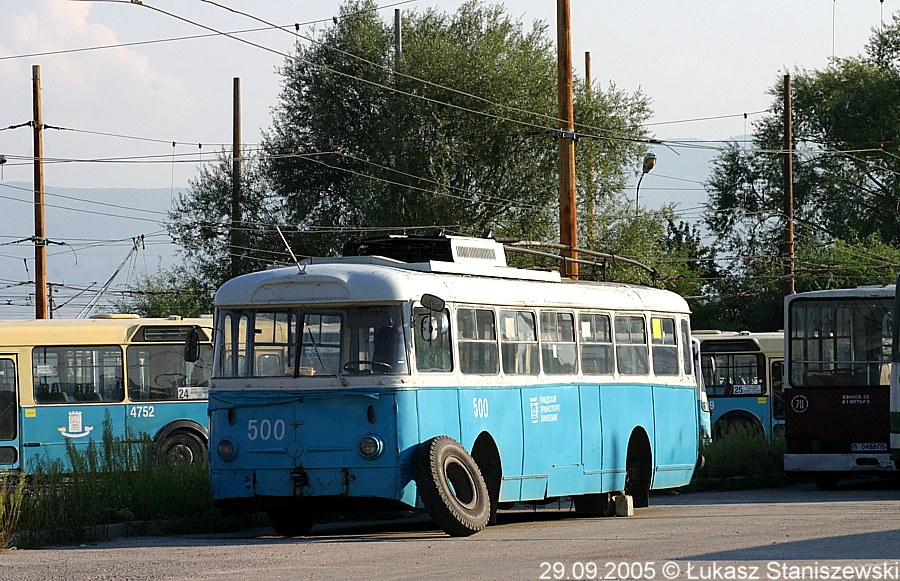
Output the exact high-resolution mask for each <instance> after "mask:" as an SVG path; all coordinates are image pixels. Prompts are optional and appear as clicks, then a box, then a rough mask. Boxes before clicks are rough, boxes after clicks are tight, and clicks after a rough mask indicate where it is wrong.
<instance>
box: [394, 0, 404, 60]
mask: <svg viewBox="0 0 900 581" xmlns="http://www.w3.org/2000/svg"><path fill="white" fill-rule="evenodd" d="M402 53H403V27H402V21H401V19H400V9H399V8H394V68H399V67H400V55H401V54H402Z"/></svg>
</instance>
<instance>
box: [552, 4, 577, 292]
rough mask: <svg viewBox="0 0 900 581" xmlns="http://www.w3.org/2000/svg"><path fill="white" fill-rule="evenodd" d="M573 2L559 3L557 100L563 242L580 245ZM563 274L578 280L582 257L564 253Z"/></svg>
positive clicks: (572, 252) (557, 21)
mask: <svg viewBox="0 0 900 581" xmlns="http://www.w3.org/2000/svg"><path fill="white" fill-rule="evenodd" d="M569 12H570V11H569V0H557V1H556V44H557V52H558V57H557V61H556V79H557V100H558V106H559V128H560V134H559V242H560V244H563V245H565V246H568V247H569V248H574V247H575V246H577V245H578V221H577V216H576V215H577V212H578V202H577V200H576V197H575V109H574V106H573V103H572V33H571V30H572V20H571V17H570V14H569ZM562 256H563V257H569V258H571V259H573V260H572V262H569V261H567V260H565V258H563V260H562V262H561V264H560V272H561V273H562V275H563V276H570V277H572V278H578V263H577V262H574V260H575V259H577V258H578V254H577V253H576V252H574V251H572V250H564V251H563V252H562Z"/></svg>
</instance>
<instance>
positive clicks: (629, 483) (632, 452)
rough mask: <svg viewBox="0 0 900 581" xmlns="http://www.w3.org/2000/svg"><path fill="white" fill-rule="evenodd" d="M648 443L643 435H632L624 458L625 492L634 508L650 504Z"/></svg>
mask: <svg viewBox="0 0 900 581" xmlns="http://www.w3.org/2000/svg"><path fill="white" fill-rule="evenodd" d="M651 460H652V459H651V457H650V445H649V444H648V443H647V441H646V440H645V439H644V438H643V437H638V436H637V435H634V436H632V437H631V441H630V442H629V443H628V454H627V456H626V459H625V494H627V495H629V496H630V497H631V498H632V499H633V501H634V508H646V507H648V506H650V462H651Z"/></svg>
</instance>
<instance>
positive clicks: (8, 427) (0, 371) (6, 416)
mask: <svg viewBox="0 0 900 581" xmlns="http://www.w3.org/2000/svg"><path fill="white" fill-rule="evenodd" d="M16 367H17V366H16V356H15V355H0V470H2V469H5V468H18V467H19V397H18V384H19V381H18V376H17V375H16Z"/></svg>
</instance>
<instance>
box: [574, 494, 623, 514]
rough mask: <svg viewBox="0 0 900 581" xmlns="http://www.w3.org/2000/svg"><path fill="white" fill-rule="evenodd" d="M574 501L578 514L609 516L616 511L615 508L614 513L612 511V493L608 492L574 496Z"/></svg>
mask: <svg viewBox="0 0 900 581" xmlns="http://www.w3.org/2000/svg"><path fill="white" fill-rule="evenodd" d="M572 503H573V504H574V505H575V514H576V515H577V516H609V515H610V514H612V513H614V512H615V510H613V511H612V513H611V512H610V495H609V493H608V492H601V493H600V494H580V495H578V496H573V497H572Z"/></svg>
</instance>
